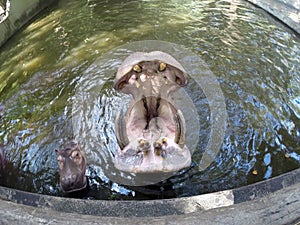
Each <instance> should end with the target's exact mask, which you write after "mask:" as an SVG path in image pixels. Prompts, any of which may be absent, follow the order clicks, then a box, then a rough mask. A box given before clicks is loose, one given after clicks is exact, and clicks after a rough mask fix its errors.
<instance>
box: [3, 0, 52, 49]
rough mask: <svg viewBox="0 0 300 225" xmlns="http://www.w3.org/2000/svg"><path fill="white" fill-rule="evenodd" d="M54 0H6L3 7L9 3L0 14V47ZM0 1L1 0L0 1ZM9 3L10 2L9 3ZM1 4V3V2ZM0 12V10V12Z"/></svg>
mask: <svg viewBox="0 0 300 225" xmlns="http://www.w3.org/2000/svg"><path fill="white" fill-rule="evenodd" d="M54 1H55V0H10V1H9V0H7V1H6V2H5V3H8V4H4V5H3V6H4V7H3V8H6V7H7V6H8V5H10V8H9V10H8V11H7V12H5V14H7V13H8V16H7V15H4V13H3V11H2V16H1V15H0V21H1V20H3V19H4V20H3V21H2V22H1V23H0V47H1V46H2V45H3V44H4V43H5V42H6V41H7V40H8V39H9V38H10V37H11V36H12V35H13V34H14V33H15V32H16V31H18V30H19V29H20V28H21V27H22V26H24V25H25V24H26V23H28V21H29V20H30V19H32V18H33V17H34V16H35V15H37V14H38V13H39V12H41V11H42V10H43V9H45V8H46V7H47V6H49V5H50V4H52V3H53V2H54ZM1 2H2V1H1ZM9 3H10V4H9ZM2 4H3V3H2ZM0 13H1V12H0ZM1 18H2V19H1Z"/></svg>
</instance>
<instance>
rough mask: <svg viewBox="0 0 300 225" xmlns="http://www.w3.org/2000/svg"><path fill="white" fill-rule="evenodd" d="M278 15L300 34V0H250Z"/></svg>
mask: <svg viewBox="0 0 300 225" xmlns="http://www.w3.org/2000/svg"><path fill="white" fill-rule="evenodd" d="M248 1H249V2H251V3H253V4H255V5H257V6H259V7H261V8H262V9H264V10H266V11H267V12H268V13H270V14H272V15H273V16H275V17H277V18H278V19H279V20H281V21H282V22H283V23H285V24H286V25H287V26H289V27H290V28H291V29H293V30H294V31H295V32H297V33H298V34H300V1H299V0H248Z"/></svg>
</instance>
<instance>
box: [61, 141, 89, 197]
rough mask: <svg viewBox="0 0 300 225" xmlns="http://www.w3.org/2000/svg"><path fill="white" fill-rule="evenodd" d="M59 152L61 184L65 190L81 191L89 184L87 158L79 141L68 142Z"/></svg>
mask: <svg viewBox="0 0 300 225" xmlns="http://www.w3.org/2000/svg"><path fill="white" fill-rule="evenodd" d="M55 152H56V153H57V155H58V157H57V161H58V169H59V175H60V179H59V180H60V186H61V188H62V190H63V191H64V192H72V191H79V190H82V189H84V188H85V187H86V186H87V179H86V177H85V170H86V160H85V156H84V153H83V152H82V151H81V149H80V147H79V145H78V143H76V142H74V141H71V142H68V143H67V144H66V145H65V146H64V147H63V148H62V149H61V150H57V149H56V150H55Z"/></svg>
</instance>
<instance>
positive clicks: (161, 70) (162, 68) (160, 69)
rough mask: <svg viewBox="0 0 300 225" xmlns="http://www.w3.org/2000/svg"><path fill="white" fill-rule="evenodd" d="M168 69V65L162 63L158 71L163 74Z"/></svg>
mask: <svg viewBox="0 0 300 225" xmlns="http://www.w3.org/2000/svg"><path fill="white" fill-rule="evenodd" d="M166 68H167V64H165V63H163V62H162V63H160V64H159V67H158V70H159V71H160V72H163V71H164V70H165V69H166Z"/></svg>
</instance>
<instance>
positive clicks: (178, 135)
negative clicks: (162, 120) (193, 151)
mask: <svg viewBox="0 0 300 225" xmlns="http://www.w3.org/2000/svg"><path fill="white" fill-rule="evenodd" d="M175 123H176V131H175V139H174V141H175V143H177V144H178V145H179V146H180V147H182V148H183V147H184V144H185V133H186V127H185V120H184V117H183V114H182V112H181V110H179V109H178V110H177V112H176V114H175Z"/></svg>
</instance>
